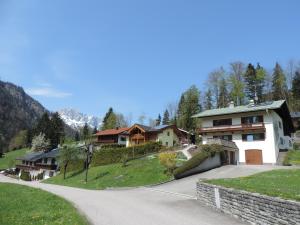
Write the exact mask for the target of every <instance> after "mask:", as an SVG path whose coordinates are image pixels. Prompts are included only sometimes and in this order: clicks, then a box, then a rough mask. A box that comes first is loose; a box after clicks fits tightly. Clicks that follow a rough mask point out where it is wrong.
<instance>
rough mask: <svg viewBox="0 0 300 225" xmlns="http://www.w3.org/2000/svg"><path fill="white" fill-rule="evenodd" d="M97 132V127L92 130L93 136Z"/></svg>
mask: <svg viewBox="0 0 300 225" xmlns="http://www.w3.org/2000/svg"><path fill="white" fill-rule="evenodd" d="M97 132H98V130H97V127H96V126H95V127H94V129H93V134H96V133H97Z"/></svg>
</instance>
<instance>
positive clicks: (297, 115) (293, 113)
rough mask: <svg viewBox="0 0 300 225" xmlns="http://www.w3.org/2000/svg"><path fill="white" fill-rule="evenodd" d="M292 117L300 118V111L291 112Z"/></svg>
mask: <svg viewBox="0 0 300 225" xmlns="http://www.w3.org/2000/svg"><path fill="white" fill-rule="evenodd" d="M291 117H292V118H300V112H291Z"/></svg>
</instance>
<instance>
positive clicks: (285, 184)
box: [205, 169, 300, 201]
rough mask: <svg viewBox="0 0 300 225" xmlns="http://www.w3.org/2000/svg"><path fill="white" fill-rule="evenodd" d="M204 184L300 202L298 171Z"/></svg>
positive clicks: (273, 171) (276, 171) (299, 173)
mask: <svg viewBox="0 0 300 225" xmlns="http://www.w3.org/2000/svg"><path fill="white" fill-rule="evenodd" d="M205 182H207V183H211V184H216V185H221V186H225V187H230V188H236V189H241V190H245V191H250V192H256V193H260V194H265V195H269V196H276V197H281V198H285V199H293V200H297V201H300V169H283V170H272V171H268V172H263V173H258V174H255V175H252V176H248V177H240V178H233V179H217V180H207V181H205Z"/></svg>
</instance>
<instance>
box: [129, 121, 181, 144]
mask: <svg viewBox="0 0 300 225" xmlns="http://www.w3.org/2000/svg"><path fill="white" fill-rule="evenodd" d="M127 132H128V145H127V146H133V145H138V144H143V143H146V142H149V141H156V142H161V143H162V145H163V146H167V147H172V146H174V145H178V144H180V142H181V140H182V139H183V138H184V135H183V134H182V132H181V131H180V130H179V129H178V128H177V127H176V126H175V125H161V126H156V127H149V126H145V125H141V124H134V125H133V126H132V127H131V128H130V129H129V130H128V131H127Z"/></svg>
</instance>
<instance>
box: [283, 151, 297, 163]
mask: <svg viewBox="0 0 300 225" xmlns="http://www.w3.org/2000/svg"><path fill="white" fill-rule="evenodd" d="M284 163H285V164H291V165H300V150H292V151H288V153H287V155H286V158H285V159H284Z"/></svg>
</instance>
